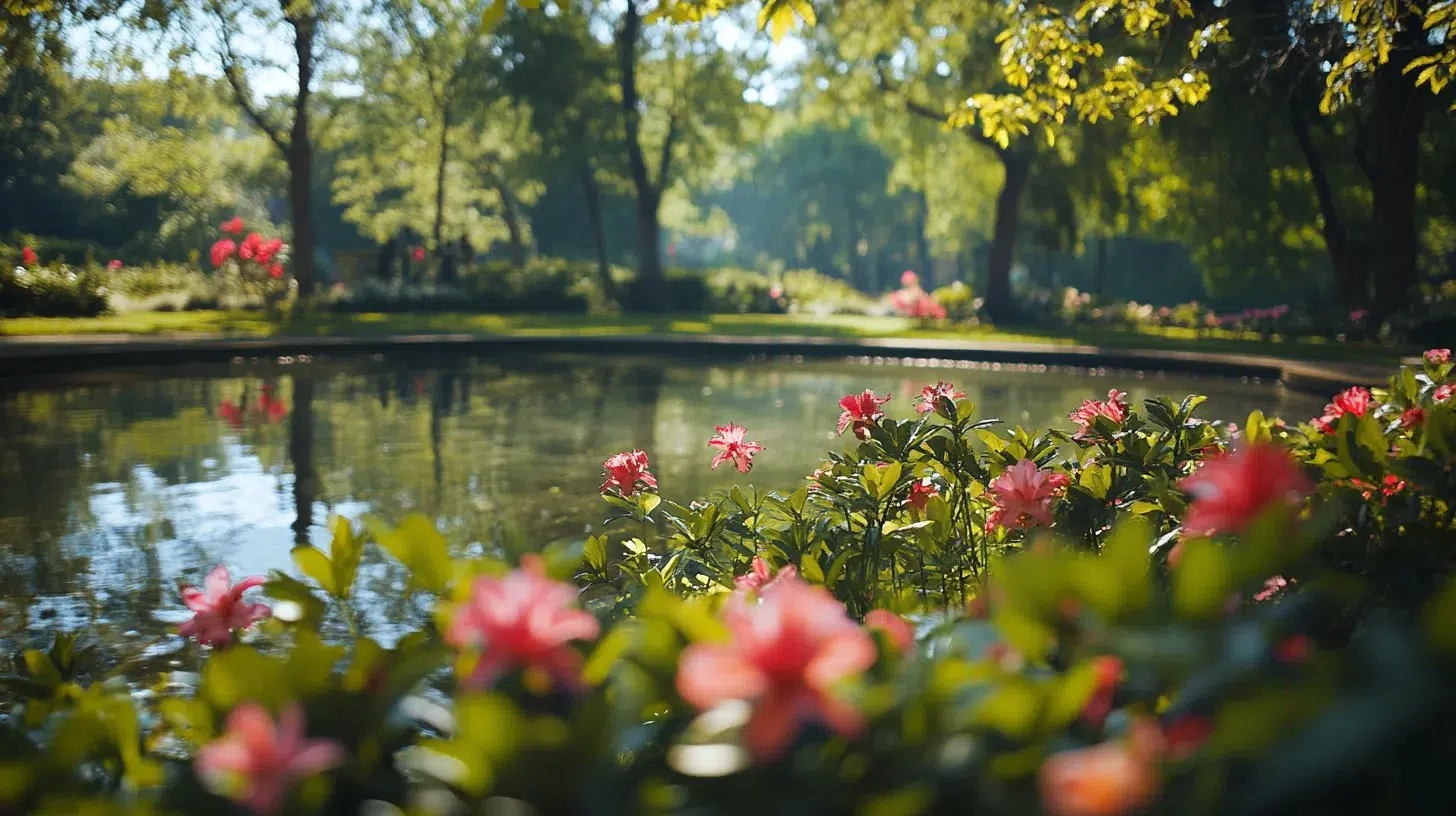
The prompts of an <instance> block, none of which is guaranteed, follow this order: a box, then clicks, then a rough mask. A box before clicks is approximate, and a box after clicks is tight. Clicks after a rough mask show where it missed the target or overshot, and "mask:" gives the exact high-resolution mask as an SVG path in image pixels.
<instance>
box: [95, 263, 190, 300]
mask: <svg viewBox="0 0 1456 816" xmlns="http://www.w3.org/2000/svg"><path fill="white" fill-rule="evenodd" d="M106 281H107V288H108V289H110V290H111V291H113V292H115V293H117V294H118V295H122V296H124V297H126V298H129V299H132V300H137V301H141V300H146V299H148V298H153V297H156V296H157V295H168V294H178V293H186V292H190V291H194V290H197V289H200V288H202V287H205V286H206V285H207V282H208V276H207V275H206V274H204V273H203V272H202V270H200V269H198V268H197V267H195V266H192V265H191V264H184V263H172V262H168V261H159V262H156V263H148V264H142V265H139V266H122V267H121V268H120V269H117V270H108V271H107V276H106Z"/></svg>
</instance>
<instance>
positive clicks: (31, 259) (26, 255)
mask: <svg viewBox="0 0 1456 816" xmlns="http://www.w3.org/2000/svg"><path fill="white" fill-rule="evenodd" d="M38 260H40V258H39V257H38V256H37V255H36V254H35V250H33V249H31V248H30V247H25V248H24V249H22V250H20V262H21V263H22V264H25V265H26V266H31V265H32V264H34V263H35V262H36V261H38Z"/></svg>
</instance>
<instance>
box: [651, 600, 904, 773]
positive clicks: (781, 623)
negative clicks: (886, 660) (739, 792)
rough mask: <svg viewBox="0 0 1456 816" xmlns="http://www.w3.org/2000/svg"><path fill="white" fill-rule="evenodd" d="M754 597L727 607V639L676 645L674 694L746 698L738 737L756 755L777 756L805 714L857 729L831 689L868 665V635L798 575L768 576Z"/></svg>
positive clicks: (712, 701)
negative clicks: (748, 706) (748, 710)
mask: <svg viewBox="0 0 1456 816" xmlns="http://www.w3.org/2000/svg"><path fill="white" fill-rule="evenodd" d="M761 597H762V598H763V600H762V602H761V603H757V604H750V603H738V604H730V605H729V606H728V608H727V611H725V612H724V615H723V622H724V623H725V624H727V626H728V631H729V633H730V635H731V639H730V640H729V642H727V643H695V644H693V645H691V646H689V647H687V649H685V650H684V651H683V654H682V659H681V660H680V661H679V663H678V671H677V690H678V693H679V694H681V695H682V698H683V699H684V700H686V701H687V702H688V703H690V704H691V705H693V706H696V707H697V708H699V709H708V708H713V707H714V706H717V705H718V704H720V703H723V702H727V701H729V700H747V701H749V702H751V703H752V704H753V714H752V716H751V717H750V718H749V721H748V726H747V728H746V730H745V741H746V742H747V744H748V749H749V751H750V753H752V754H753V756H754V757H755V758H757V759H759V760H772V759H775V758H777V757H778V756H780V755H782V754H783V752H784V750H785V749H787V748H788V747H789V745H790V744H791V743H792V742H793V740H794V736H795V735H796V734H797V733H798V730H799V726H800V724H801V723H804V722H807V721H815V722H821V723H823V724H825V725H827V726H828V727H829V728H831V729H832V730H834V731H835V732H837V733H839V734H840V735H842V736H845V737H852V736H854V735H856V734H858V733H859V731H860V730H861V729H862V728H863V727H864V717H863V716H862V715H861V714H860V712H859V711H858V710H856V709H855V708H854V707H853V706H851V705H850V704H849V703H847V702H845V701H844V700H843V699H842V698H840V697H839V696H837V695H836V694H835V693H834V692H835V687H836V686H837V685H839V684H840V683H841V682H843V681H845V680H847V679H850V678H853V677H854V676H856V675H858V674H860V673H862V672H864V671H865V670H866V669H868V668H869V667H870V666H871V665H873V664H874V662H875V644H874V641H873V640H871V639H870V636H869V635H868V634H867V633H866V632H865V630H863V629H861V628H860V627H859V626H857V625H855V623H854V621H852V620H850V619H849V616H848V615H846V614H845V612H844V606H843V605H842V604H840V603H839V601H836V600H835V599H834V597H833V596H832V595H830V594H829V593H828V592H827V591H825V590H824V589H822V588H819V587H811V586H809V585H808V584H805V583H804V582H803V581H800V580H799V579H798V578H783V579H780V580H778V581H775V582H774V586H773V590H772V591H770V592H763V593H761Z"/></svg>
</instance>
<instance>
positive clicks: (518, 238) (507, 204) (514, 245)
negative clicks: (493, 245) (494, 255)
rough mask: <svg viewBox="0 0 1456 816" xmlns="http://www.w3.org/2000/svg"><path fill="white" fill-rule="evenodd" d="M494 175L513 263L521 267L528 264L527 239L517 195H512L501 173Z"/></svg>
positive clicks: (518, 267)
mask: <svg viewBox="0 0 1456 816" xmlns="http://www.w3.org/2000/svg"><path fill="white" fill-rule="evenodd" d="M492 177H493V178H494V179H495V184H496V188H495V189H496V193H497V194H499V195H500V198H501V218H503V219H504V220H505V222H506V233H507V234H508V235H509V240H510V244H511V264H512V265H513V266H515V267H516V268H517V269H521V268H523V267H525V265H526V239H525V236H524V234H523V233H522V231H521V216H520V214H519V213H518V212H517V209H516V197H515V196H513V195H511V189H510V187H507V186H506V183H505V181H504V180H502V179H501V177H500V176H499V175H495V174H492Z"/></svg>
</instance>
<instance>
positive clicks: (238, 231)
mask: <svg viewBox="0 0 1456 816" xmlns="http://www.w3.org/2000/svg"><path fill="white" fill-rule="evenodd" d="M222 231H223V232H226V233H231V234H233V235H242V234H243V219H242V218H240V217H238V216H236V215H235V216H233V217H232V218H229V219H228V220H226V221H224V222H222Z"/></svg>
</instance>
